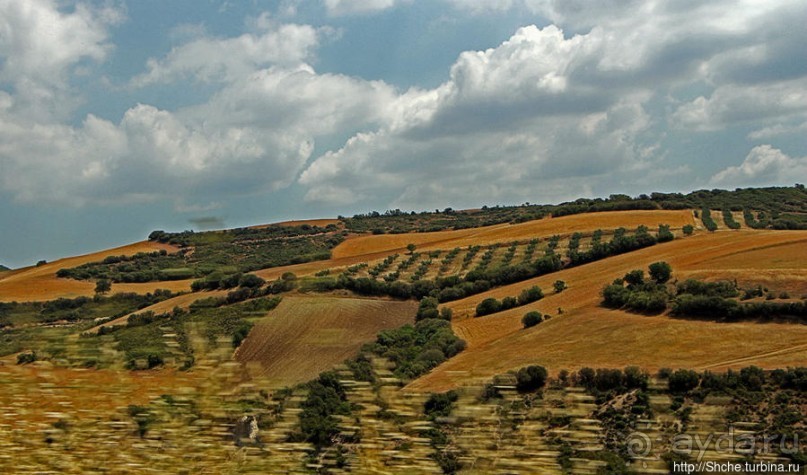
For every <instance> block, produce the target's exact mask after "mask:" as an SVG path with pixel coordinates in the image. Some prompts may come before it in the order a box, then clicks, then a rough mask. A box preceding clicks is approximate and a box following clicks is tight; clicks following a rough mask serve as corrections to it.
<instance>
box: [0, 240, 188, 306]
mask: <svg viewBox="0 0 807 475" xmlns="http://www.w3.org/2000/svg"><path fill="white" fill-rule="evenodd" d="M160 249H165V250H167V251H168V252H176V251H177V248H176V247H174V246H171V245H169V244H162V243H158V242H152V241H141V242H136V243H134V244H129V245H126V246H121V247H116V248H114V249H108V250H106V251H101V252H95V253H92V254H85V255H83V256H76V257H68V258H65V259H59V260H57V261H53V262H48V263H47V264H44V265H41V266H37V267H25V268H22V269H17V270H14V271H11V272H7V273H3V274H0V301H2V302H10V301H14V300H16V301H18V302H30V301H35V300H51V299H55V298H58V297H67V298H74V297H79V296H82V295H84V296H92V295H93V294H94V290H95V284H94V283H93V282H89V281H79V280H73V279H59V278H57V277H56V272H57V271H58V270H59V269H62V268H65V267H76V266H80V265H82V264H86V263H88V262H95V261H101V260H103V259H104V258H105V257H107V256H120V255H127V256H131V255H133V254H137V253H138V252H154V251H159V250H160ZM189 286H190V281H173V282H149V283H145V284H112V292H137V293H146V292H153V291H154V290H156V289H169V290H174V291H178V290H189V289H190V287H189Z"/></svg>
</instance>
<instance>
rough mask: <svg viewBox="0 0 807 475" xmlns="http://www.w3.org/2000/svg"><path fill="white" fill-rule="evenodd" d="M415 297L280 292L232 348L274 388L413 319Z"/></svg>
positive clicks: (331, 362)
mask: <svg viewBox="0 0 807 475" xmlns="http://www.w3.org/2000/svg"><path fill="white" fill-rule="evenodd" d="M416 309H417V304H416V303H415V302H412V301H409V302H397V301H387V300H371V299H358V298H337V297H291V296H286V297H283V301H282V302H281V303H280V305H279V306H278V307H277V308H276V309H275V310H273V311H272V312H270V313H269V315H268V316H267V317H265V318H263V319H262V320H261V321H259V322H258V323H257V324H256V325H255V327H254V328H253V329H252V331H251V332H250V333H249V336H248V337H247V338H246V340H244V342H243V343H242V344H241V346H240V347H239V348H238V350H236V353H235V359H236V360H238V361H240V362H242V363H247V364H249V363H253V364H252V365H249V366H250V368H251V369H252V371H254V374H255V375H256V376H262V377H264V378H265V379H266V380H267V381H268V384H269V385H271V386H273V387H283V386H291V385H294V384H297V383H302V382H304V381H308V380H310V379H313V378H315V377H316V376H317V375H318V374H319V373H321V372H322V371H325V370H327V369H330V368H332V367H333V366H334V365H337V364H339V363H341V362H343V361H344V360H346V359H347V358H350V357H351V356H353V355H355V354H356V352H357V351H358V350H359V348H360V347H361V345H363V344H364V343H367V342H370V341H373V340H375V337H376V334H378V332H380V331H381V330H385V329H389V328H396V327H399V326H402V325H404V324H406V323H413V322H414V320H415V311H416Z"/></svg>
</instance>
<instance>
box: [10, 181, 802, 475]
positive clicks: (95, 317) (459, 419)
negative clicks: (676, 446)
mask: <svg viewBox="0 0 807 475" xmlns="http://www.w3.org/2000/svg"><path fill="white" fill-rule="evenodd" d="M802 195H804V192H803V190H802V189H801V188H782V189H779V188H777V189H762V190H737V191H735V192H722V191H719V190H712V191H701V192H695V193H692V194H688V195H679V194H667V195H665V194H653V195H651V196H648V197H636V198H630V197H624V196H621V195H615V196H612V197H611V198H609V199H607V200H577V201H575V202H571V203H565V204H561V205H540V206H538V205H525V206H519V207H494V208H485V209H479V210H466V211H454V210H444V211H440V212H434V213H431V212H429V213H415V214H411V213H403V212H397V211H396V212H388V213H384V214H381V213H369V214H368V215H361V216H354V217H351V218H345V217H340V218H339V219H322V220H302V221H288V222H284V223H277V224H268V225H259V226H254V227H249V228H239V229H234V230H222V231H211V232H200V233H195V232H190V231H186V232H180V233H171V232H164V231H155V232H153V233H152V234H151V236H150V237H149V240H147V241H142V242H137V243H133V244H131V245H127V246H122V247H118V248H114V249H110V250H107V251H101V252H97V253H93V254H88V255H85V256H77V257H71V258H65V259H61V260H58V261H54V262H50V263H46V262H42V263H40V264H39V265H37V266H32V267H27V268H23V269H17V270H13V271H6V272H2V273H0V378H3V379H4V381H7V382H8V383H7V384H6V385H5V386H4V388H5V389H6V390H5V391H4V393H3V394H2V395H1V396H0V402H2V403H3V404H4V407H18V408H21V410H20V411H16V412H15V411H10V412H7V413H6V414H3V415H1V416H0V424H2V425H3V426H4V427H19V428H20V429H19V431H17V432H13V431H12V432H8V431H3V434H2V435H0V464H1V463H3V460H5V459H4V458H3V457H5V456H6V455H4V454H13V456H14V457H17V458H18V459H19V460H20V461H22V462H21V463H24V464H26V465H25V467H28V468H30V470H28V468H26V469H25V470H23V472H25V471H26V470H28V471H30V472H33V471H40V472H41V471H57V472H58V471H65V470H67V468H68V466H69V467H70V469H72V470H73V471H77V472H81V471H83V470H84V469H87V468H88V467H89V466H93V467H102V466H104V467H112V466H114V465H115V464H129V465H127V466H131V467H133V468H132V470H131V471H133V472H139V471H141V470H140V468H142V467H149V469H151V470H155V469H165V470H167V471H170V470H171V467H175V466H176V464H177V463H179V462H178V461H179V460H184V462H183V463H184V466H185V467H186V468H187V469H188V470H191V471H210V472H215V473H220V472H227V471H235V472H243V471H261V470H262V471H277V470H282V471H286V472H295V471H297V472H301V473H306V472H308V473H312V471H319V472H321V473H343V472H345V471H348V470H349V471H352V472H354V473H364V472H383V471H391V472H393V473H399V472H401V473H423V472H426V473H428V472H432V473H441V472H442V473H455V472H456V471H458V470H459V471H460V472H462V473H490V472H505V471H506V472H508V473H536V472H538V473H541V472H542V471H543V473H561V472H564V471H565V472H566V473H597V471H598V470H601V469H603V470H604V469H606V468H607V469H608V470H611V471H610V472H606V473H626V472H625V471H624V470H625V469H627V467H630V468H632V469H634V470H639V471H641V470H640V469H645V468H646V469H647V470H649V471H648V472H647V473H666V471H667V470H669V462H670V461H671V460H673V458H670V457H673V454H672V452H671V447H670V445H669V444H668V443H667V442H664V443H662V444H661V445H658V446H654V447H653V448H652V450H650V451H649V452H647V453H643V454H639V455H637V454H632V453H630V452H629V451H628V447H627V445H626V444H627V442H626V437H627V435H628V432H626V431H648V433H649V434H651V435H653V436H654V437H655V436H658V437H661V436H662V435H663V436H664V437H666V439H663V440H666V441H669V440H670V437H673V436H676V435H678V436H681V435H686V434H693V433H699V431H702V430H704V428H711V429H712V430H714V431H720V430H724V429H723V428H724V427H725V424H726V422H727V421H729V420H731V421H733V422H739V423H742V424H746V425H745V426H743V427H748V428H752V429H749V430H753V431H754V433H755V434H756V433H759V434H761V433H764V431H765V430H774V429H777V430H781V424H780V422H779V421H780V419H781V420H785V419H786V420H788V421H790V422H789V423H790V424H791V426H792V427H794V430H796V431H802V432H803V430H804V421H805V420H807V413H806V412H805V410H804V407H807V405H805V404H803V403H802V402H800V401H801V399H800V398H801V397H802V396H801V394H802V393H801V392H799V391H803V390H804V389H803V388H807V386H803V381H802V380H803V379H805V378H803V375H802V373H801V371H803V370H801V369H798V370H797V369H792V370H789V371H790V372H789V373H783V372H782V371H781V370H782V369H783V368H798V367H800V366H804V357H803V355H804V351H805V350H807V326H806V325H804V323H803V321H802V320H799V317H797V316H796V315H788V314H773V315H771V314H765V315H761V314H760V315H753V314H752V315H750V316H749V315H746V316H745V317H744V318H743V319H737V320H730V321H729V320H726V319H723V318H718V317H717V316H714V317H713V318H704V317H703V316H702V315H698V316H695V315H686V314H684V315H681V314H675V313H674V312H672V311H671V310H669V309H666V310H664V311H658V312H645V313H644V314H642V313H638V312H636V311H633V310H631V309H630V308H619V309H611V308H606V307H605V306H604V305H603V296H602V290H603V288H604V287H605V286H606V285H608V284H611V283H613V282H615V280H616V281H620V280H619V279H623V280H624V277H623V276H626V275H627V274H628V273H630V272H631V271H633V270H635V269H644V270H645V271H646V270H647V269H648V266H649V265H650V264H651V263H654V262H659V261H664V262H666V263H668V264H669V265H670V266H671V268H672V280H671V281H670V282H668V283H667V284H666V285H667V286H668V287H669V289H674V288H676V284H679V283H682V282H684V281H686V280H687V279H698V281H699V282H701V284H700V285H702V286H707V284H708V283H719V282H723V284H720V285H722V286H723V287H724V288H730V289H732V290H733V291H734V294H733V295H736V296H735V297H731V298H733V299H734V300H733V301H736V302H735V303H736V305H745V304H754V305H757V307H754V308H759V309H766V308H774V306H776V307H775V308H777V309H780V310H781V309H783V308H784V309H787V308H797V307H796V306H798V305H802V302H804V299H805V297H807V230H798V229H797V228H799V227H800V224H799V223H800V222H801V221H800V219H801V218H800V217H799V216H801V214H800V213H802V212H804V210H805V207H804V203H806V202H807V199H802V198H801V197H802ZM755 196H756V197H758V198H760V200H759V202H758V204H757V205H755V206H752V205H751V204H750V203H751V200H752V199H753V197H755ZM777 223H778V224H777ZM788 223H789V224H788ZM774 228H781V229H774ZM559 281H560V282H561V283H562V284H563V285H561V286H559V287H558V286H557V285H558V282H559ZM99 282H101V283H104V282H109V283H110V286H111V288H110V289H109V290H104V288H103V287H97V286H96V284H98V283H99ZM538 289H540V290H538ZM741 293H745V294H749V295H748V297H747V298H746V297H740V294H741ZM671 298H673V297H671ZM490 299H495V302H497V303H496V305H498V307H496V308H493V309H492V310H490V311H486V312H485V313H486V314H485V315H484V316H477V314H480V315H481V312H480V310H479V306H480V304H482V303H483V302H486V301H488V302H489V301H490ZM505 302H506V305H505ZM766 304H767V305H769V306H770V307H764V305H766ZM791 304H793V305H794V306H793V307H788V305H791ZM798 308H802V307H798ZM531 311H538V312H540V313H541V314H543V315H544V316H545V317H549V318H546V319H545V320H544V321H543V322H541V323H539V324H537V325H535V326H533V327H530V328H527V329H525V328H524V325H523V323H522V317H523V316H524V315H525V314H526V313H528V312H531ZM785 311H786V310H785ZM750 366H753V368H749V367H750ZM526 367H532V369H530V370H529V371H530V372H529V375H531V376H529V377H527V376H525V375H528V371H527V369H525V368H526ZM539 367H540V369H538V368H539ZM628 367H632V368H628ZM590 368H595V369H596V371H594V370H591V369H590ZM668 368H672V370H677V369H678V368H682V369H683V371H684V372H683V373H681V372H676V371H669V370H668ZM542 371H546V378H544V377H543V376H541V375H542V374H543V373H542ZM691 371H697V373H691ZM777 371H778V372H777ZM805 374H807V373H805ZM525 378H527V379H525ZM530 378H538V379H535V380H533V379H530ZM799 378H802V379H799ZM539 380H540V381H539ZM679 380H680V381H684V382H685V383H686V384H684V383H681V382H680V381H679ZM805 380H807V379H805ZM66 381H72V383H71V384H69V385H67V384H66ZM112 381H119V383H117V384H113V383H111V382H112ZM525 381H526V382H525ZM687 381H688V382H687ZM693 381H694V383H693ZM539 383H541V384H539ZM680 384H684V386H685V387H679V385H680ZM687 384H689V385H690V386H687ZM692 384H694V386H692ZM797 388H802V389H797ZM449 390H451V391H455V392H451V393H445V392H446V391H449ZM434 393H444V394H442V395H435V394H434ZM749 394H750V395H749ZM31 395H41V398H40V399H47V400H48V401H51V400H53V401H55V402H52V403H51V402H48V403H47V404H39V403H37V402H36V401H37V397H33V398H32V396H31ZM46 395H47V396H46ZM772 401H777V402H776V405H773V404H772ZM721 408H723V409H721ZM725 408H729V409H726V410H728V411H730V412H721V411H723V410H724V409H725ZM731 411H735V412H731ZM253 418H254V419H253ZM252 421H254V423H253V422H252ZM693 421H694V422H693ZM245 424H246V425H245ZM693 424H694V425H693ZM249 427H251V429H248V428H249ZM247 429H248V430H247ZM253 429H256V430H257V431H258V433H259V434H260V436H259V437H257V438H255V437H253V436H250V435H249V434H250V433H251V432H252V431H253ZM20 431H23V432H20ZM31 431H34V432H36V433H37V437H33V438H32V437H29V435H30V432H31ZM40 436H41V437H40ZM98 437H101V438H104V439H109V440H112V439H114V440H115V441H116V451H115V454H113V455H110V458H109V460H108V461H105V462H103V463H102V462H100V461H99V460H98V457H97V454H95V452H94V451H93V450H95V448H94V447H95V445H94V444H93V443H91V441H92V440H97V439H98ZM110 438H111V439H110ZM45 440H50V442H43V441H45ZM230 440H232V441H233V442H230ZM222 441H224V442H222ZM156 448H159V451H157V450H156ZM158 452H159V453H158ZM32 453H33V454H34V455H31V454H32ZM187 453H194V454H196V455H195V456H194V460H193V461H188V460H187ZM43 454H46V455H47V456H44V457H43V456H42V455H43ZM66 454H67V455H66ZM712 455H716V454H712ZM717 455H719V454H717ZM675 456H677V455H675ZM794 457H795V458H794ZM798 457H799V455H795V456H792V457H791V456H790V455H788V454H787V453H784V452H781V451H779V452H776V453H773V454H771V456H770V457H769V460H778V461H784V462H792V461H793V460H801V459H799V458H798ZM675 460H678V459H675ZM57 461H58V462H57ZM104 464H111V465H104ZM653 470H655V472H653ZM68 471H69V470H68Z"/></svg>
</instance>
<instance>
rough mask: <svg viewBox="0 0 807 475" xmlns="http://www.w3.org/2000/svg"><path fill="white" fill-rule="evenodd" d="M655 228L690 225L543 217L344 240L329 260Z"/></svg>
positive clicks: (647, 215)
mask: <svg viewBox="0 0 807 475" xmlns="http://www.w3.org/2000/svg"><path fill="white" fill-rule="evenodd" d="M642 224H643V225H646V226H648V227H651V228H652V227H655V226H658V225H659V224H669V225H670V226H671V227H672V228H673V229H678V228H681V227H683V226H684V225H686V224H694V221H693V217H692V212H691V211H690V210H679V211H661V210H659V211H612V212H602V213H584V214H576V215H571V216H562V217H560V218H544V219H539V220H535V221H528V222H525V223H519V224H497V225H495V226H487V227H484V228H470V229H460V230H457V231H439V232H434V233H409V234H385V235H374V236H359V237H354V238H351V239H348V240H347V241H345V242H343V243H342V244H340V245H338V246H337V247H336V248H334V250H333V257H334V258H340V257H349V256H359V255H363V254H371V253H378V252H384V251H385V252H388V253H392V252H395V251H402V250H405V249H406V245H407V244H410V243H411V244H415V245H417V246H419V247H421V248H422V249H424V250H425V249H450V248H453V247H462V246H469V245H485V244H492V243H497V242H508V241H514V240H519V239H531V238H536V237H546V236H551V235H554V234H559V235H565V234H570V233H573V232H587V231H588V232H591V231H594V230H596V229H603V230H605V229H616V228H619V227H624V228H628V229H633V228H636V227H637V226H639V225H642Z"/></svg>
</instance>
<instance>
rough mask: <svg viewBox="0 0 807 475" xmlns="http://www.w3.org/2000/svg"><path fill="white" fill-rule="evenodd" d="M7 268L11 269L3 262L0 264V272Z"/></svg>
mask: <svg viewBox="0 0 807 475" xmlns="http://www.w3.org/2000/svg"><path fill="white" fill-rule="evenodd" d="M7 270H11V269H9V268H8V267H6V266H4V265H3V264H0V272H3V271H7Z"/></svg>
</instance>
